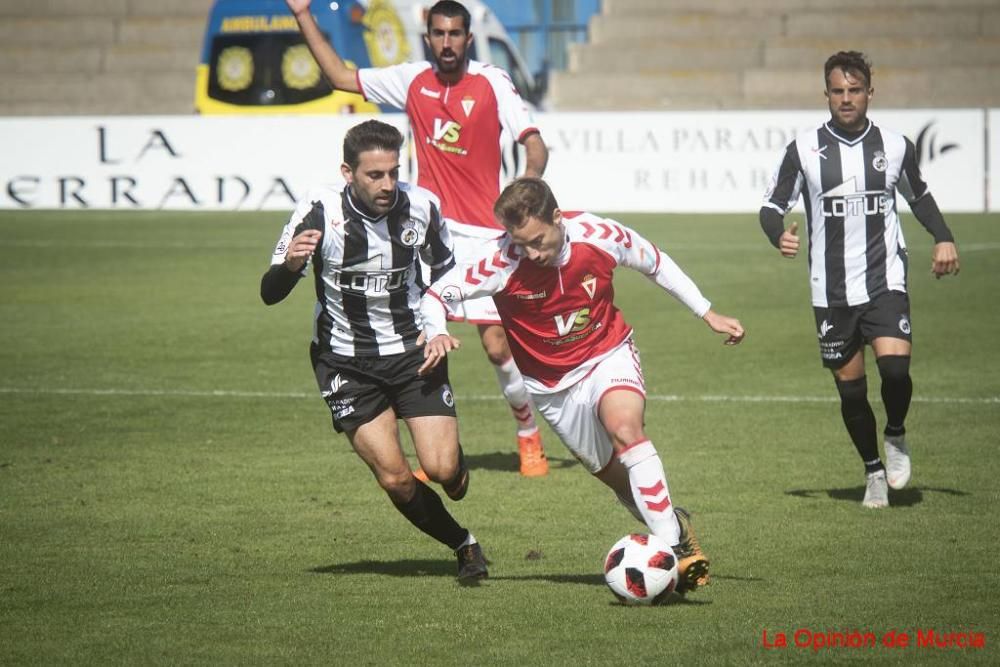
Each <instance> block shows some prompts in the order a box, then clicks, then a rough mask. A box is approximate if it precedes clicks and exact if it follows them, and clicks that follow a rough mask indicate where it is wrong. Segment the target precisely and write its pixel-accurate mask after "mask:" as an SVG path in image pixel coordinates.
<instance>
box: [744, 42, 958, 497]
mask: <svg viewBox="0 0 1000 667" xmlns="http://www.w3.org/2000/svg"><path fill="white" fill-rule="evenodd" d="M824 71H825V77H826V97H827V101H828V103H829V107H830V120H829V121H828V122H826V123H824V124H823V125H822V126H820V127H819V128H817V129H816V130H814V131H811V132H808V133H805V134H804V135H800V136H799V137H797V138H796V139H795V140H794V141H793V142H792V143H790V144H789V145H788V148H787V149H786V150H785V153H784V156H783V157H782V159H781V162H780V164H779V165H778V168H777V170H776V171H775V175H774V177H773V179H772V181H771V185H770V187H769V189H768V191H767V194H766V195H765V198H764V204H763V206H762V207H761V209H760V224H761V227H762V228H763V230H764V232H765V233H766V234H767V236H768V238H769V239H770V240H771V243H772V244H773V245H774V246H775V247H776V248H778V250H780V251H781V254H782V255H783V256H785V257H788V258H793V257H795V256H796V255H797V254H798V251H799V238H798V225H797V223H795V222H793V223H792V224H791V225H789V227H788V228H787V229H786V228H785V225H784V216H785V214H786V213H788V212H789V211H790V210H791V209H792V207H793V206H794V205H795V203H796V202H797V201H798V199H799V196H800V195H801V196H802V197H803V199H804V200H805V209H806V224H807V227H808V235H809V282H810V286H811V287H812V304H813V311H814V314H815V318H816V333H817V337H818V338H819V348H820V356H821V357H822V360H823V365H824V366H825V367H826V368H829V369H830V370H831V371H832V372H833V377H834V381H835V383H836V386H837V391H838V392H839V394H840V411H841V415H842V416H843V419H844V424H845V425H846V426H847V432H848V433H849V435H850V437H851V440H852V441H853V442H854V446H855V448H856V449H857V451H858V454H859V455H860V457H861V460H862V461H863V462H864V467H865V496H864V500H863V501H862V502H863V504H864V506H865V507H872V508H878V507H887V506H888V504H889V492H888V487H891V488H893V489H902V488H903V487H905V486H906V484H907V482H908V481H909V479H910V472H911V466H910V453H909V445H908V443H907V441H906V438H905V434H906V428H905V419H906V415H907V412H908V410H909V407H910V398H911V395H912V393H913V383H912V381H911V379H910V354H911V336H912V334H911V329H910V327H911V325H910V302H909V297H908V296H907V293H906V272H907V252H906V244H905V241H904V240H903V230H902V228H901V227H900V223H899V215H898V213H897V211H896V193H897V192H898V193H899V194H901V195H902V196H903V198H904V199H906V201H907V203H908V204H909V206H910V210H911V211H913V214H914V216H915V217H916V218H917V220H918V221H919V222H920V223H921V224H922V225H923V226H924V227H925V228H926V229H927V231H928V232H930V234H931V235H932V236H933V237H934V250H933V253H932V257H931V271H932V272H933V273H934V275H935V276H937V277H938V278H940V277H941V276H945V275H948V274H957V273H958V270H959V262H958V250H957V248H956V247H955V241H954V239H953V237H952V234H951V231H950V230H949V229H948V226H947V225H946V224H945V221H944V218H943V217H942V215H941V211H940V210H939V209H938V206H937V203H936V202H935V201H934V197H933V196H932V195H931V193H930V191H929V190H928V188H927V184H926V183H924V181H923V179H922V178H921V176H920V169H919V166H918V164H917V158H916V155H915V153H916V151H915V149H914V146H913V143H912V142H911V141H910V140H909V139H907V138H906V137H904V136H902V135H900V134H897V133H895V132H892V131H891V130H887V129H885V128H882V127H879V126H877V125H875V124H874V123H872V122H871V120H869V119H868V104H869V101H870V100H871V97H872V95H873V94H874V92H875V89H874V88H873V87H872V78H871V77H872V75H871V64H870V63H869V62H868V59H867V58H866V57H865V55H864V54H862V53H859V52H857V51H847V52H845V51H841V52H839V53H836V54H834V55H833V56H831V57H830V58H829V59H828V60H827V61H826V66H825V68H824ZM866 344H867V345H871V347H872V350H873V352H874V354H875V361H876V363H877V365H878V369H879V374H880V375H881V379H882V391H881V393H882V402H883V403H884V405H885V412H886V425H885V429H884V436H885V456H886V460H885V464H883V462H882V459H881V458H880V457H879V450H878V431H877V428H876V423H875V415H874V413H873V412H872V407H871V405H870V403H869V402H868V385H867V380H866V377H865V356H864V347H865V345H866Z"/></svg>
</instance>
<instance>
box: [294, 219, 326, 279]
mask: <svg viewBox="0 0 1000 667" xmlns="http://www.w3.org/2000/svg"><path fill="white" fill-rule="evenodd" d="M322 236H323V233H322V232H321V231H319V230H318V229H307V230H305V231H303V232H302V233H300V234H299V235H298V236H296V237H295V238H293V239H292V242H291V243H289V244H288V250H286V251H285V267H286V268H287V269H288V270H289V271H292V272H293V273H296V272H298V271H301V270H302V267H303V266H305V265H306V262H308V261H309V258H310V257H312V254H313V253H314V252H316V245H317V244H318V243H319V240H320V238H321V237H322Z"/></svg>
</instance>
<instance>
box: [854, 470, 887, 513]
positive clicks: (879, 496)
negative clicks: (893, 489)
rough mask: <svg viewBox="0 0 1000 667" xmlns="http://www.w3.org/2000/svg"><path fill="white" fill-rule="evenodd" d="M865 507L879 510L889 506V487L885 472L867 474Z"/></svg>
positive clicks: (863, 503)
mask: <svg viewBox="0 0 1000 667" xmlns="http://www.w3.org/2000/svg"><path fill="white" fill-rule="evenodd" d="M861 504H862V505H864V506H865V507H870V508H872V509H878V508H881V507H888V506H889V485H888V484H887V483H886V481H885V470H876V471H875V472H870V473H866V474H865V499H864V500H862V501H861Z"/></svg>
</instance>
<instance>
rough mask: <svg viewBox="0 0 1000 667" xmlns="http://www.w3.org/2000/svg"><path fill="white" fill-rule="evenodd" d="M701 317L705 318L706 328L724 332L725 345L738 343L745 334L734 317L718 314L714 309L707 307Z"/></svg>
mask: <svg viewBox="0 0 1000 667" xmlns="http://www.w3.org/2000/svg"><path fill="white" fill-rule="evenodd" d="M701 319H703V320H705V324H707V325H708V328H709V329H711V330H712V331H714V332H715V333H720V334H726V340H725V344H726V345H739V344H740V343H741V342H742V341H743V338H744V336H745V335H746V332H745V331H744V330H743V325H742V324H740V321H739V320H738V319H736V318H735V317H728V316H726V315H720V314H719V313H717V312H715V311H714V310H712V309H709V310H708V312H707V313H705V314H704V315H703V316H702V318H701Z"/></svg>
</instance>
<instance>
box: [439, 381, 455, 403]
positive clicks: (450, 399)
mask: <svg viewBox="0 0 1000 667" xmlns="http://www.w3.org/2000/svg"><path fill="white" fill-rule="evenodd" d="M441 400H442V401H443V402H444V404H445V405H447V406H448V407H449V408H453V407H455V395H454V394H452V393H451V387H449V386H448V385H445V386H444V389H442V390H441Z"/></svg>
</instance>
